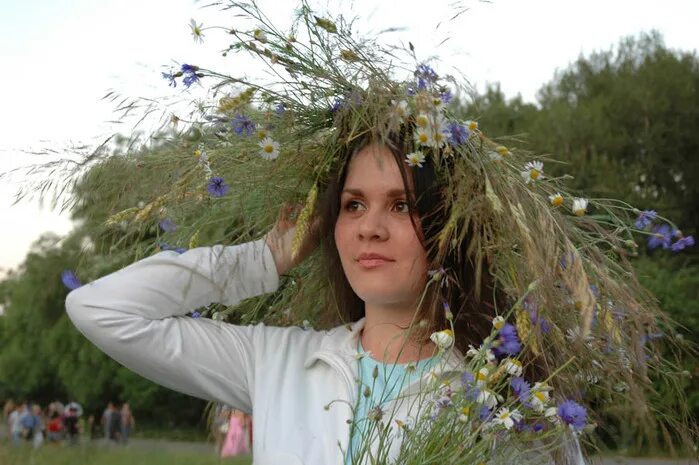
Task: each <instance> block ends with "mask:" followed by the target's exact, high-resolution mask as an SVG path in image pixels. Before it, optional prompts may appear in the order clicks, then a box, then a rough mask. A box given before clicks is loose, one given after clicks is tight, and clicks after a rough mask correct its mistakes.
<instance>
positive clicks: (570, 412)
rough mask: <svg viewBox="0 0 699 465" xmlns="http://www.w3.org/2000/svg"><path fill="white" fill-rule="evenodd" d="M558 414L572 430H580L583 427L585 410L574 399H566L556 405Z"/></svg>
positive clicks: (585, 417) (585, 418)
mask: <svg viewBox="0 0 699 465" xmlns="http://www.w3.org/2000/svg"><path fill="white" fill-rule="evenodd" d="M558 416H559V417H561V420H563V422H564V423H566V424H567V425H569V426H570V427H571V428H572V429H573V430H575V431H580V430H581V429H583V428H584V427H585V420H587V410H585V407H583V406H582V405H580V404H578V403H577V402H575V401H574V400H566V401H565V402H563V403H562V404H560V405H559V406H558Z"/></svg>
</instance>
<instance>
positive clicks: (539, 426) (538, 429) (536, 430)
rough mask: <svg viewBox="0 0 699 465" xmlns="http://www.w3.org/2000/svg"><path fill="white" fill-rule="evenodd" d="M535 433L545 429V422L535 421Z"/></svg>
mask: <svg viewBox="0 0 699 465" xmlns="http://www.w3.org/2000/svg"><path fill="white" fill-rule="evenodd" d="M532 429H533V430H534V432H535V433H538V432H539V431H543V430H544V425H543V423H534V426H533V427H532Z"/></svg>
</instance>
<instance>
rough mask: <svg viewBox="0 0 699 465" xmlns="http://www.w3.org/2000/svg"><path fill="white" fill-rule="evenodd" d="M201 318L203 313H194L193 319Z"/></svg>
mask: <svg viewBox="0 0 699 465" xmlns="http://www.w3.org/2000/svg"><path fill="white" fill-rule="evenodd" d="M199 317H201V313H199V312H192V318H199Z"/></svg>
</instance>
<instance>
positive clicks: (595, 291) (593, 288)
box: [590, 284, 600, 300]
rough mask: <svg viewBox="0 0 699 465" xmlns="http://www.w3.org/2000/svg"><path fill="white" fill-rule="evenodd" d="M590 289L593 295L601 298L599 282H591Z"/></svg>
mask: <svg viewBox="0 0 699 465" xmlns="http://www.w3.org/2000/svg"><path fill="white" fill-rule="evenodd" d="M590 291H591V292H592V295H593V296H595V299H597V300H599V296H600V293H599V287H598V286H597V284H590Z"/></svg>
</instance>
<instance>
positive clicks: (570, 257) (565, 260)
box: [558, 252, 575, 271]
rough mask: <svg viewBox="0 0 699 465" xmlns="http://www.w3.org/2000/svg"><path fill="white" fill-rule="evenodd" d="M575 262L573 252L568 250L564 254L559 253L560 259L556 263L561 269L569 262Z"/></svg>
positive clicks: (564, 268)
mask: <svg viewBox="0 0 699 465" xmlns="http://www.w3.org/2000/svg"><path fill="white" fill-rule="evenodd" d="M574 262H575V253H573V252H569V253H566V254H564V255H561V259H560V260H559V261H558V264H559V265H560V266H561V269H562V270H563V271H565V270H566V268H568V265H569V264H573V263H574Z"/></svg>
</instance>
